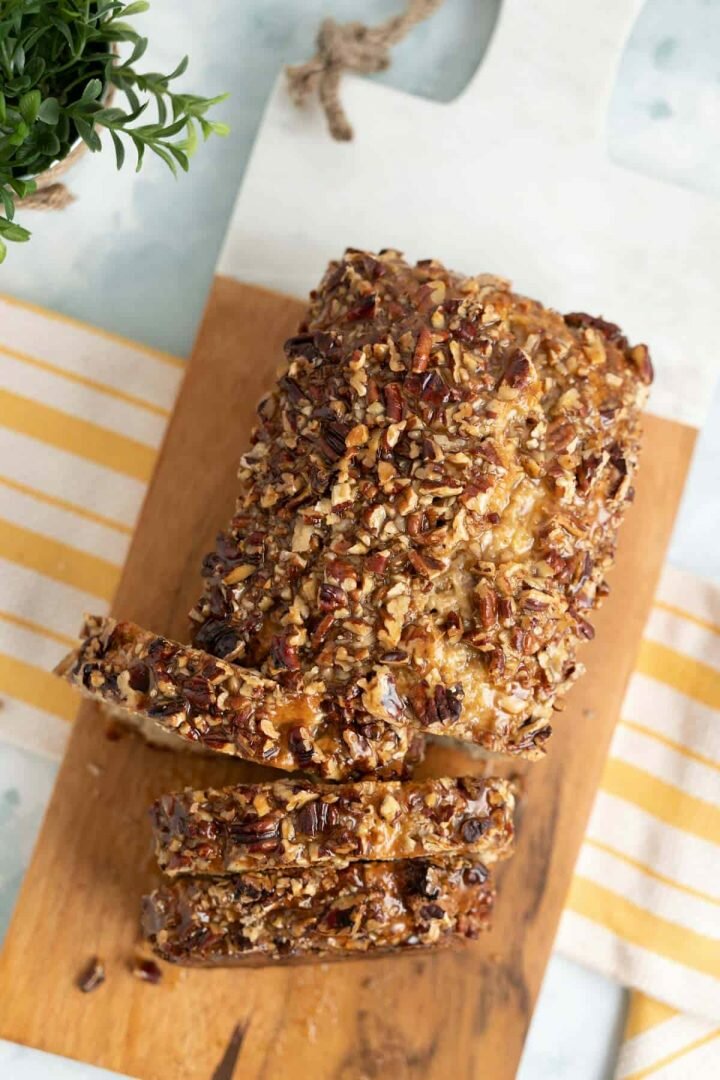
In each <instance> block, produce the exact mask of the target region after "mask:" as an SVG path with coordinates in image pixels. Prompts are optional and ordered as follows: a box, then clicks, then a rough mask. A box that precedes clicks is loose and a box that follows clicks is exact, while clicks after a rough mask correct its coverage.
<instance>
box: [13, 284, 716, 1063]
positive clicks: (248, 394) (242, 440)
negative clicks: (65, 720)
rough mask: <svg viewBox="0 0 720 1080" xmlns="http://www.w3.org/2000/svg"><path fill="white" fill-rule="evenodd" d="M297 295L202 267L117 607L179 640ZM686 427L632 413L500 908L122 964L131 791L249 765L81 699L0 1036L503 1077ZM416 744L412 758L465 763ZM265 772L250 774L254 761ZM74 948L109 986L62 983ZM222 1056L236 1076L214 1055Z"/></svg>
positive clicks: (132, 845) (137, 816) (515, 1057)
mask: <svg viewBox="0 0 720 1080" xmlns="http://www.w3.org/2000/svg"><path fill="white" fill-rule="evenodd" d="M302 309H303V305H302V304H301V303H299V302H298V301H295V300H291V299H288V298H286V297H283V296H279V295H277V294H275V293H271V292H267V291H265V290H262V289H259V288H256V287H251V286H247V285H241V284H239V283H238V282H236V281H233V280H230V279H228V278H222V277H219V278H216V279H215V283H214V287H213V291H212V294H211V298H210V302H209V306H208V309H207V311H206V315H205V320H204V323H203V327H202V330H201V333H200V336H199V339H198V343H197V346H196V349H195V352H194V355H193V358H192V361H191V363H190V366H189V370H188V373H187V376H186V379H185V383H184V386H183V389H182V393H181V396H180V399H179V401H178V404H177V407H176V410H175V413H174V416H173V419H172V422H171V424H170V428H169V431H168V434H167V438H166V440H165V444H164V447H163V450H162V453H161V456H160V461H159V464H158V467H157V469H156V472H155V476H154V479H153V481H152V485H151V487H150V491H149V494H148V497H147V501H146V504H145V507H144V510H143V513H142V517H141V520H140V524H139V526H138V530H137V533H136V536H135V540H134V543H133V546H132V550H131V552H130V556H129V559H128V562H127V566H126V568H125V572H124V575H123V578H122V583H121V585H120V589H119V593H118V596H117V599H116V603H115V606H114V610H115V612H116V613H117V614H118V615H122V616H123V617H125V618H130V619H134V620H136V621H137V622H140V623H142V624H143V625H145V626H147V627H150V628H152V629H153V630H156V631H158V632H160V633H165V634H169V635H172V636H177V637H180V638H182V637H186V630H187V624H186V612H187V611H188V610H189V608H190V607H191V605H192V603H193V601H194V600H195V599H196V597H197V595H198V592H199V590H200V588H201V586H200V581H199V573H198V570H199V566H200V561H201V557H202V555H203V553H204V552H205V551H206V550H208V549H209V547H210V545H211V542H212V538H213V536H214V534H215V532H216V531H217V529H218V528H219V527H221V526H222V525H223V524H224V523H225V522H226V520H227V519H228V518H229V515H230V513H231V510H232V506H233V501H234V490H235V463H236V461H237V459H238V458H239V456H240V453H241V452H242V450H243V449H244V447H245V446H246V444H247V439H248V433H249V429H250V426H251V424H252V419H253V413H254V408H255V404H256V402H257V401H258V399H259V397H260V395H261V393H262V391H263V390H264V389H265V388H266V387H268V386H269V384H270V383H271V381H272V378H273V373H274V370H275V367H276V364H277V362H278V358H279V357H280V355H281V354H280V348H281V344H282V342H283V340H284V339H285V338H286V337H287V336H289V335H290V334H291V332H293V330H294V328H295V325H296V323H297V321H298V319H299V317H300V314H301V312H302ZM694 439H695V430H694V429H693V428H690V427H686V426H684V425H682V424H679V423H676V422H673V421H669V420H662V419H659V418H656V417H648V418H647V423H646V439H645V449H644V455H643V463H642V468H641V474H640V479H639V483H638V488H637V499H636V502H635V505H634V506H633V507H632V508H631V510H630V512H629V514H628V519H627V522H626V524H625V526H624V529H623V532H622V536H621V544H620V558H619V560H618V564H617V567H616V568H615V570H614V571H613V574H612V577H611V585H612V594H611V596H610V598H609V600H608V601H607V603H606V605H605V607H604V609H603V610H602V611H601V612H600V613H599V614H598V616H597V618H596V620H595V622H596V627H597V636H596V639H595V641H594V642H593V643H592V645H590V646H588V647H586V648H585V649H584V650H583V659H584V660H585V662H586V664H587V668H588V672H587V675H586V676H585V678H584V679H583V680H582V681H581V682H580V683H579V685H578V686H577V687H576V688H575V689H573V691H572V693H571V694H570V696H569V698H568V702H567V709H566V711H565V712H564V713H563V714H562V715H560V716H559V717H558V721H557V724H556V725H555V726H556V733H555V735H554V736H553V739H552V740H551V742H550V753H549V756H548V758H547V759H546V760H545V761H542V762H539V763H536V764H534V765H531V766H522V765H521V766H517V765H514V764H513V765H511V766H510V767H508V766H507V765H502V764H501V765H500V766H498V771H502V770H504V771H505V772H508V771H519V772H522V773H523V775H525V776H526V795H525V797H524V799H523V802H522V807H521V810H520V814H519V829H518V833H519V836H518V853H517V856H516V858H515V859H514V860H512V861H511V862H510V863H508V864H506V866H504V867H503V869H502V873H501V875H500V879H499V898H498V904H497V913H496V914H497V917H496V920H495V926H494V929H493V931H492V932H491V933H490V934H489V935H487V936H486V937H485V938H484V939H483V940H481V941H479V942H477V943H473V944H471V945H468V946H467V947H466V948H463V949H460V950H458V951H450V952H444V953H438V954H434V955H433V954H424V955H423V954H420V953H418V954H415V955H412V956H405V957H399V958H390V959H382V960H376V961H356V962H353V963H351V964H335V965H317V964H316V965H310V966H306V967H293V968H287V969H276V970H260V971H254V970H247V971H243V970H242V969H239V970H238V969H236V970H231V971H185V970H182V969H176V968H171V967H169V966H164V967H163V972H164V974H163V979H162V981H161V983H160V984H159V985H149V984H147V983H144V982H140V981H139V980H138V979H136V978H135V977H133V975H132V974H131V970H130V969H131V966H132V963H133V960H134V958H135V957H136V956H137V955H139V954H140V953H141V952H142V951H143V950H142V946H141V943H140V941H139V938H138V908H139V900H140V896H141V894H142V893H143V892H144V891H145V890H146V889H147V888H148V886H149V885H150V884H151V883H152V877H153V874H154V868H153V866H152V859H151V856H150V831H149V825H148V821H147V816H146V808H147V806H148V805H149V803H150V802H151V801H152V800H153V799H154V798H155V797H156V796H157V795H159V794H160V793H162V792H164V791H167V790H171V789H173V788H176V787H178V786H180V785H183V784H184V783H189V782H192V783H193V784H194V785H201V784H204V783H207V782H213V783H221V782H230V781H232V780H233V779H235V780H242V779H246V778H247V777H248V776H250V775H255V776H257V775H258V774H259V773H261V772H262V770H259V769H253V768H252V767H250V766H245V765H242V764H240V763H238V762H232V761H226V762H216V761H208V760H204V759H200V758H198V757H195V756H192V755H176V754H173V753H168V752H162V751H157V750H151V749H149V748H148V747H147V746H145V745H144V744H143V743H141V742H140V741H139V740H138V739H136V738H134V737H131V736H126V737H124V738H122V739H120V740H119V741H111V740H110V739H108V737H107V724H106V722H105V721H104V720H103V719H102V718H101V717H100V716H99V715H98V713H97V711H96V709H95V707H94V706H92V705H90V704H83V706H82V708H81V709H80V715H79V719H78V721H77V724H76V726H75V728H74V731H73V735H72V738H71V742H70V746H69V749H68V752H67V756H66V758H65V761H64V764H63V766H62V769H61V771H60V774H59V777H58V781H57V785H56V788H55V792H54V795H53V798H52V801H51V803H50V806H49V809H48V811H47V815H46V818H45V823H44V826H43V829H42V833H41V836H40V839H39V842H38V845H37V848H36V850H35V854H34V857H33V861H32V865H31V867H30V870H29V872H28V874H27V876H26V879H25V883H24V886H23V888H22V892H21V894H20V898H19V901H18V905H17V910H16V913H15V917H14V920H13V922H12V925H11V927H10V931H9V933H8V936H7V940H6V943H5V948H4V952H3V955H2V961H1V964H0V1035H2V1036H4V1037H6V1038H8V1039H11V1040H14V1041H17V1042H20V1043H26V1044H28V1045H30V1046H33V1047H37V1048H40V1049H43V1050H49V1051H53V1052H55V1053H58V1054H63V1055H67V1056H69V1057H73V1058H78V1059H80V1060H82V1061H85V1062H90V1063H93V1064H95V1065H102V1066H105V1067H107V1068H110V1069H115V1070H117V1071H119V1072H122V1073H125V1074H129V1075H131V1076H134V1077H140V1078H142V1080H211V1078H215V1080H229V1078H230V1077H231V1076H234V1077H235V1078H236V1080H239V1078H240V1077H242V1078H243V1080H260V1078H263V1080H276V1078H279V1077H283V1078H290V1080H292V1078H302V1080H304V1078H310V1077H312V1078H313V1080H331V1078H332V1080H361V1078H365V1077H378V1078H391V1077H392V1078H393V1080H404V1078H410V1077H418V1078H420V1077H422V1078H423V1080H434V1078H436V1080H447V1078H448V1077H453V1078H455V1080H463V1078H468V1080H470V1078H473V1080H474V1078H478V1077H488V1078H492V1080H505V1078H507V1080H510V1078H512V1077H513V1076H514V1075H515V1072H516V1068H517V1064H518V1061H519V1058H520V1054H521V1051H522V1047H523V1041H524V1038H525V1034H526V1031H527V1027H528V1024H529V1022H530V1017H531V1015H532V1009H533V1004H534V1001H535V997H536V995H537V992H538V988H539V985H540V981H541V979H542V975H543V971H544V968H545V964H546V961H547V958H548V954H549V952H550V948H551V946H552V942H553V937H554V934H555V929H556V925H557V922H558V919H559V917H560V913H561V911H562V907H563V902H564V899H565V895H566V892H567V888H568V885H569V882H570V878H571V875H572V870H573V866H574V863H575V858H576V854H577V851H578V848H579V846H580V842H581V839H582V836H583V832H584V828H585V824H586V820H587V817H588V814H589V811H590V808H591V805H592V802H593V798H594V795H595V791H596V789H597V786H598V782H599V778H600V773H601V770H602V766H603V762H604V759H605V756H606V752H607V748H608V744H609V741H610V737H611V735H612V732H613V727H614V724H615V721H616V719H617V716H618V711H619V709H620V705H621V702H622V698H623V694H624V690H625V685H626V682H627V679H628V676H629V674H630V672H631V670H632V667H633V662H634V659H635V655H636V652H637V648H638V644H639V641H640V636H641V633H642V630H643V627H644V624H645V620H646V617H647V614H648V611H649V608H650V604H651V600H652V596H653V592H654V588H655V584H656V581H657V577H658V573H659V570H660V567H661V565H662V562H663V557H664V553H665V548H666V545H667V541H668V538H669V535H670V531H671V528H672V523H673V519H674V516H675V512H676V509H677V506H678V503H679V500H680V495H681V491H682V488H683V483H684V480H685V475H686V471H687V467H688V463H689V460H690V456H691V453H692V448H693V443H694ZM480 768H481V765H480V764H479V763H473V762H472V761H469V760H468V759H467V758H466V757H465V756H464V755H463V754H461V753H459V752H458V751H456V750H454V749H442V750H440V749H438V748H433V749H432V750H431V752H430V754H429V757H428V761H427V764H426V765H425V766H424V769H425V771H427V772H431V773H436V774H439V773H443V772H446V771H447V772H452V773H456V774H457V773H460V772H463V771H478V770H479V769H480ZM266 772H269V771H268V770H266ZM92 955H98V956H99V957H101V958H102V960H103V961H104V963H105V966H106V969H107V981H106V983H105V984H104V985H103V986H101V987H100V988H99V989H98V990H96V991H95V992H94V993H92V994H82V993H80V991H79V990H78V989H77V988H76V986H75V981H76V979H77V976H78V973H79V972H80V970H81V969H82V968H83V967H84V965H85V964H86V963H87V961H88V959H89V958H90V957H91V956H92ZM235 1059H237V1060H236V1065H235V1068H234V1071H233V1061H234V1060H235Z"/></svg>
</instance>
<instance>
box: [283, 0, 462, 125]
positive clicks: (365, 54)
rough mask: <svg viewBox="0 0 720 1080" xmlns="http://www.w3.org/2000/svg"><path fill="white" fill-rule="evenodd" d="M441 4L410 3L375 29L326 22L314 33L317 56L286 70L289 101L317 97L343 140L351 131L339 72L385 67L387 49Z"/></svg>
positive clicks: (363, 72)
mask: <svg viewBox="0 0 720 1080" xmlns="http://www.w3.org/2000/svg"><path fill="white" fill-rule="evenodd" d="M442 3H443V0H409V3H408V6H407V8H406V9H405V11H404V12H401V13H400V14H399V15H394V16H393V17H392V18H391V19H388V20H387V21H386V22H384V23H381V24H380V25H379V26H365V25H364V23H360V22H349V23H342V24H340V23H337V22H335V20H334V19H325V20H324V21H323V23H322V24H321V26H320V30H319V31H318V35H317V39H316V45H317V52H316V53H315V56H313V58H312V60H308V61H307V63H305V64H299V65H298V66H296V67H289V68H287V79H288V88H289V90H290V94H291V96H292V98H293V101H295V103H296V104H297V105H302V104H304V103H305V101H307V99H308V98H309V97H310V96H312V95H313V94H315V93H317V95H318V97H319V99H320V103H321V105H322V107H323V110H324V112H325V116H326V117H327V122H328V127H329V128H330V134H331V135H332V137H333V138H334V139H339V140H342V141H347V140H349V139H352V137H353V129H352V126H351V124H350V121H349V120H348V118H347V115H346V113H345V110H344V109H343V106H342V103H341V101H340V78H341V76H342V73H343V71H356V72H358V73H359V74H361V75H371V74H373V73H374V72H376V71H385V69H386V68H388V67H389V66H390V49H391V47H392V46H393V45H397V43H398V42H399V41H402V39H403V38H404V37H405V36H406V34H408V33H409V32H410V30H412V28H413V27H414V26H417V24H418V23H421V22H423V21H424V20H425V19H427V18H429V16H430V15H432V14H433V13H434V12H435V11H437V9H438V8H439V7H440V5H441V4H442Z"/></svg>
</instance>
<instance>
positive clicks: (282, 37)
mask: <svg viewBox="0 0 720 1080" xmlns="http://www.w3.org/2000/svg"><path fill="white" fill-rule="evenodd" d="M558 2H565V0H558ZM397 7H398V4H397V3H394V2H392V0H365V3H364V4H360V3H359V2H358V0H302V2H301V0H294V2H293V0H245V3H242V4H238V3H237V2H236V0H214V3H213V4H212V5H208V4H207V3H205V2H203V0H185V2H184V3H183V4H182V5H178V4H176V3H173V2H172V0H154V3H153V6H152V9H151V11H150V12H149V13H148V14H147V15H145V16H143V17H142V19H143V24H144V32H145V33H147V34H148V35H149V36H150V38H151V39H152V41H153V45H152V46H151V48H150V50H149V52H148V59H149V63H150V65H151V66H153V67H156V68H162V67H163V66H165V67H172V66H174V63H175V61H176V59H177V58H178V57H179V56H180V55H182V54H183V53H184V52H185V51H188V52H190V53H191V66H190V72H189V74H188V75H187V76H186V77H185V81H186V85H187V86H188V87H189V88H191V89H193V90H196V91H197V92H206V93H215V92H218V91H220V90H229V91H230V93H231V97H230V99H229V100H228V102H226V103H225V104H224V105H223V106H222V109H221V113H222V115H223V117H224V118H225V119H227V120H228V122H229V123H230V124H231V126H232V134H231V136H230V137H229V138H228V139H226V140H219V139H217V140H213V141H211V142H210V143H208V145H207V146H206V147H204V148H202V150H201V151H200V152H199V154H198V156H197V158H196V160H195V161H194V162H193V168H192V172H191V174H190V175H189V176H187V177H181V178H180V179H179V180H178V181H177V182H176V181H173V179H172V177H170V176H169V175H167V174H166V172H165V170H164V167H162V166H161V165H160V163H158V162H150V163H149V167H148V168H147V169H146V170H145V171H144V172H143V173H141V174H140V175H138V176H136V175H135V174H133V173H132V172H131V171H127V172H123V173H116V172H115V170H114V166H113V160H112V155H111V154H108V155H103V156H101V157H97V156H95V157H90V156H89V155H87V156H86V157H85V159H84V160H83V161H82V162H81V163H80V164H79V165H78V166H77V168H76V169H75V170H74V171H73V172H72V174H71V178H70V180H71V187H72V189H73V191H74V192H75V193H76V195H77V196H78V201H77V202H76V203H75V204H74V206H73V207H72V208H71V209H70V210H68V211H65V212H64V213H62V214H57V215H50V214H44V215H43V214H38V213H35V214H25V215H24V223H25V224H27V225H28V226H29V227H31V228H32V229H33V231H34V234H35V235H34V237H33V240H32V241H31V243H30V244H28V245H25V246H24V247H19V246H18V247H15V248H13V249H12V250H11V251H10V254H9V256H8V259H7V261H6V263H5V264H4V266H3V268H2V269H1V270H0V291H4V292H7V293H10V294H11V295H16V296H18V297H22V298H25V299H28V300H31V301H34V302H36V303H40V304H44V305H46V306H49V307H54V308H56V309H57V310H59V311H63V312H65V313H67V314H70V315H74V316H77V317H78V318H82V319H86V320H87V321H89V322H93V323H96V324H98V325H101V326H103V327H105V328H107V329H109V330H114V331H116V332H119V333H122V334H124V335H126V336H128V337H133V338H136V339H138V340H140V341H144V342H147V343H148V344H151V345H155V346H157V347H160V348H163V349H166V350H168V351H171V352H176V353H178V354H179V355H187V353H188V352H189V350H190V348H191V345H192V340H193V337H194V334H195V330H196V327H197V324H198V321H199V318H200V316H201V313H202V308H203V304H204V301H205V296H206V293H207V289H208V286H209V283H210V280H211V277H212V271H213V267H214V264H215V260H216V258H217V254H218V251H219V248H220V245H221V243H222V239H223V235H224V230H225V226H226V222H227V219H228V216H229V213H230V210H231V207H232V204H233V201H234V199H235V195H236V191H237V187H238V184H239V183H240V180H241V178H242V174H243V170H244V167H245V164H246V162H247V158H248V154H249V151H250V148H251V146H252V141H253V137H254V134H255V132H256V130H257V127H258V124H259V122H260V118H261V114H262V107H263V103H264V101H265V99H266V97H267V94H268V92H269V90H270V87H271V86H272V84H273V82H274V80H275V77H276V74H277V71H278V69H279V68H280V66H281V65H282V64H283V63H284V62H288V61H295V60H301V59H304V58H306V57H307V56H308V55H310V53H311V52H312V42H313V35H314V31H315V29H316V27H317V25H318V22H319V20H320V18H321V17H322V16H323V15H325V14H328V13H332V14H334V15H336V16H337V17H340V18H352V17H357V16H358V14H362V15H363V17H365V18H366V19H367V20H368V21H373V20H375V19H379V18H382V17H384V16H386V15H387V14H389V13H391V12H393V11H395V10H397ZM498 8H499V3H498V0H446V4H445V7H444V8H443V9H442V10H441V11H440V12H439V14H438V15H437V16H436V17H435V19H433V21H432V22H430V23H427V24H426V25H424V26H421V27H419V28H418V29H417V30H416V31H415V33H414V35H413V37H412V39H411V40H409V41H406V42H405V43H403V44H402V45H400V46H399V47H398V48H397V50H396V52H395V56H394V64H393V67H392V69H391V70H390V71H388V72H386V73H384V74H383V75H382V76H379V78H381V79H382V80H383V81H386V82H388V83H390V84H392V85H394V86H398V87H401V88H403V89H405V90H407V91H409V92H411V93H416V94H422V95H425V96H427V97H431V98H437V99H440V100H445V101H449V100H452V98H453V97H454V96H455V95H456V94H457V93H458V92H459V91H460V90H461V89H462V88H463V86H464V85H465V84H466V82H467V80H468V79H469V78H470V76H471V75H472V73H473V72H474V70H475V69H476V67H477V65H478V63H479V62H480V61H481V58H482V54H483V51H484V48H485V44H486V42H487V40H488V38H489V35H490V33H491V31H492V25H493V22H494V18H495V15H496V12H497V10H498ZM719 57H720V0H683V3H678V2H677V0H648V2H647V4H646V5H645V7H644V9H643V11H642V13H641V15H640V17H639V19H638V22H637V24H636V26H635V29H634V31H633V34H632V36H631V39H630V41H629V42H628V46H627V49H626V52H625V56H624V59H623V62H622V65H621V68H620V70H619V72H618V78H617V83H616V88H615V92H614V95H613V99H612V102H611V106H610V111H609V116H608V153H610V154H611V155H612V156H613V157H614V158H615V159H616V160H617V161H619V162H621V163H622V164H624V165H625V166H627V167H628V168H634V169H638V170H641V171H644V172H648V173H650V174H652V175H655V176H661V177H663V178H665V179H667V180H668V181H670V182H673V183H679V184H686V185H689V186H691V187H693V188H696V189H698V190H702V191H705V192H707V193H709V194H711V195H713V196H715V197H718V198H719V199H720V59H718V58H719ZM719 254H720V253H719ZM668 272H669V273H671V272H672V268H671V267H670V268H669V269H668ZM678 318H679V319H681V318H682V312H678ZM718 462H720V393H717V394H716V396H715V399H714V401H713V403H712V407H711V416H710V419H709V422H708V423H707V425H706V427H705V430H704V431H703V433H702V436H701V438H700V442H699V446H698V451H697V454H696V459H695V462H694V465H693V470H692V474H691V478H690V482H689V484H688V488H687V491H686V495H685V500H684V504H683V509H682V513H681V515H680V518H679V522H678V526H677V528H676V530H675V535H674V538H673V543H672V548H671V553H670V558H671V561H672V562H673V563H674V564H675V565H677V566H680V567H682V568H684V569H687V570H691V571H694V572H696V573H700V574H703V575H705V576H708V577H713V578H715V579H716V580H720V546H719V545H718V544H717V540H716V537H717V526H718V522H719V521H720V495H719V494H717V493H718V492H720V484H719V483H718V480H719V479H720V476H719V471H720V470H719V466H718ZM56 767H57V766H56V763H55V762H52V761H46V760H43V759H40V758H38V757H36V756H33V755H30V754H26V753H23V752H21V751H18V750H15V749H12V748H9V747H5V746H3V747H2V749H1V750H0V835H1V836H2V840H1V842H0V934H2V932H4V929H5V927H6V925H7V922H8V920H9V917H10V912H11V909H12V905H13V903H14V900H15V897H16V895H17V890H18V887H19V884H20V881H21V879H22V873H23V868H24V867H25V866H26V865H27V861H28V858H29V855H30V852H31V849H32V844H33V841H34V837H35V835H36V832H37V829H38V828H39V824H40V820H41V816H42V812H43V808H44V806H45V804H46V801H47V798H48V796H49V793H50V790H51V787H52V783H53V779H54V776H55V772H56ZM624 1011H625V995H624V992H623V991H622V990H621V988H619V987H617V986H615V985H613V984H611V983H609V982H608V981H607V980H605V979H604V978H602V977H601V976H599V975H597V974H596V973H594V972H590V971H586V970H584V969H582V968H580V967H578V966H577V965H575V964H572V963H570V962H569V961H567V960H565V959H563V958H562V957H559V956H554V957H553V959H552V961H551V963H550V965H549V967H548V970H547V974H546V977H545V982H544V985H543V989H542V993H541V996H540V1000H539V1004H538V1007H537V1010H536V1013H535V1018H534V1021H533V1025H532V1028H531V1031H530V1036H529V1039H528V1043H527V1046H526V1050H525V1055H524V1057H523V1061H522V1064H521V1068H520V1072H519V1076H520V1078H521V1080H546V1078H547V1080H550V1078H552V1080H603V1078H606V1077H610V1076H612V1071H613V1062H614V1056H615V1050H616V1046H617V1040H618V1038H619V1036H620V1034H621V1031H622V1023H623V1017H624ZM110 1075H115V1074H110V1073H106V1072H103V1071H99V1070H95V1069H90V1068H88V1067H86V1066H82V1065H79V1064H77V1063H74V1062H65V1061H63V1060H61V1059H59V1058H54V1057H49V1056H48V1055H44V1054H39V1053H37V1052H34V1051H29V1050H26V1049H24V1048H21V1047H17V1046H13V1045H12V1044H9V1043H3V1042H2V1041H0V1076H2V1077H3V1078H5V1077H7V1078H8V1080H55V1078H58V1080H65V1078H66V1077H67V1078H73V1080H75V1078H77V1080H80V1078H81V1077H87V1078H88V1080H91V1078H92V1077H103V1076H105V1077H109V1076H110ZM141 1080H152V1078H141Z"/></svg>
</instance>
